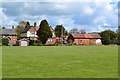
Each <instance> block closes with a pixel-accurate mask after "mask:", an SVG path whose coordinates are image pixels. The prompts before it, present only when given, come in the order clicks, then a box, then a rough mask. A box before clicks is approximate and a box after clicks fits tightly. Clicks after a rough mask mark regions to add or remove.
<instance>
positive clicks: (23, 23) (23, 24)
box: [19, 21, 27, 27]
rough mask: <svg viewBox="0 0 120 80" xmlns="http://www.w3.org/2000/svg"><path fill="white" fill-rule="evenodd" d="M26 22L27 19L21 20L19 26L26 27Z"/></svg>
mask: <svg viewBox="0 0 120 80" xmlns="http://www.w3.org/2000/svg"><path fill="white" fill-rule="evenodd" d="M26 24H27V22H26V21H20V22H19V26H23V27H25V25H26Z"/></svg>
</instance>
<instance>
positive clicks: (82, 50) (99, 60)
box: [2, 46, 118, 78]
mask: <svg viewBox="0 0 120 80" xmlns="http://www.w3.org/2000/svg"><path fill="white" fill-rule="evenodd" d="M117 49H118V47H117V46H63V47H62V46H51V47H50V46H37V47H34V46H33V47H3V48H2V50H3V56H2V58H3V69H2V70H3V75H2V77H3V78H117V77H118V76H117V75H118V73H117V71H118V68H117V67H118V52H117V51H118V50H117Z"/></svg>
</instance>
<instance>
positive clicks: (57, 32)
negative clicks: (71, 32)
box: [55, 25, 68, 37]
mask: <svg viewBox="0 0 120 80" xmlns="http://www.w3.org/2000/svg"><path fill="white" fill-rule="evenodd" d="M67 34H68V33H67V30H65V28H64V27H63V25H57V26H56V27H55V35H56V36H57V37H63V36H66V35H67Z"/></svg>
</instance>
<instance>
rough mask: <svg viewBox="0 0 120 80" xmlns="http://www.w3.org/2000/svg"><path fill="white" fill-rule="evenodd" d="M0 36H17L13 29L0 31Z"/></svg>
mask: <svg viewBox="0 0 120 80" xmlns="http://www.w3.org/2000/svg"><path fill="white" fill-rule="evenodd" d="M0 35H17V33H16V32H15V30H14V29H0Z"/></svg>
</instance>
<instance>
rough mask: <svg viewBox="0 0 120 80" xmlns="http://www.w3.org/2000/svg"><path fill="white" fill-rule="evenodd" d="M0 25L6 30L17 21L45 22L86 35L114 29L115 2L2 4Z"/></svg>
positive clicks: (10, 2) (116, 10) (116, 6)
mask: <svg viewBox="0 0 120 80" xmlns="http://www.w3.org/2000/svg"><path fill="white" fill-rule="evenodd" d="M0 15H1V18H2V19H0V25H2V26H3V27H6V28H11V27H12V26H17V25H18V23H19V22H20V21H29V22H30V24H31V25H33V24H34V22H37V26H39V24H40V22H41V21H42V20H44V19H46V20H47V21H48V23H49V25H50V26H52V27H53V28H55V27H56V25H60V24H62V25H63V26H64V27H65V28H66V29H67V30H68V31H70V30H71V29H73V28H76V29H78V30H85V31H86V32H100V31H104V30H107V29H110V30H113V31H116V29H117V27H118V2H117V1H116V0H109V1H103V2H97V1H96V0H92V1H86V2H80V1H76V2H75V1H74V2H73V1H72V0H71V1H66V2H65V1H61V2H56V1H52V2H49V1H46V2H40V1H35V2H29V1H26V2H25V1H24V2H23V1H20V2H17V1H3V2H2V6H0Z"/></svg>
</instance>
